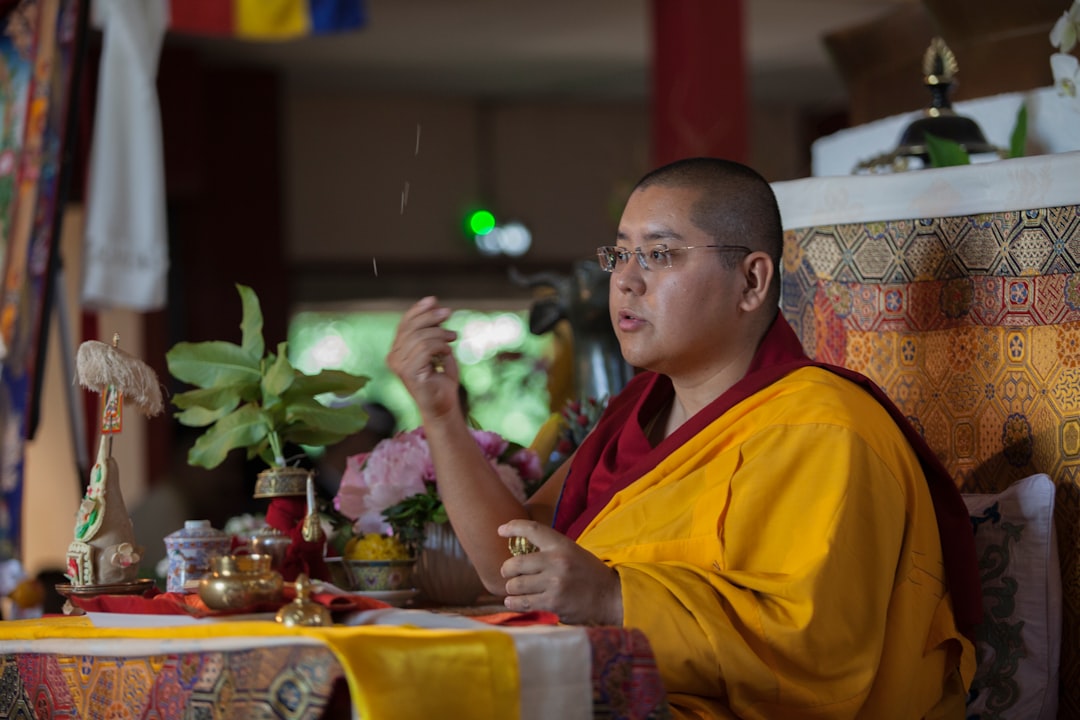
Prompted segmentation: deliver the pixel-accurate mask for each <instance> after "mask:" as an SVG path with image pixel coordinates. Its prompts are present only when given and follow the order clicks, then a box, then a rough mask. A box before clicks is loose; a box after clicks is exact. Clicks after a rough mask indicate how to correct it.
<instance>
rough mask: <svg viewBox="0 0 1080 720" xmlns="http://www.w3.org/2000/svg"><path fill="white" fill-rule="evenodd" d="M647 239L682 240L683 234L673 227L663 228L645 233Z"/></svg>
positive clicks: (658, 240) (653, 240)
mask: <svg viewBox="0 0 1080 720" xmlns="http://www.w3.org/2000/svg"><path fill="white" fill-rule="evenodd" d="M645 239H646V240H650V241H652V242H660V241H663V240H682V235H680V234H679V233H677V232H675V231H674V230H672V229H671V228H662V229H659V230H650V231H649V232H647V233H645Z"/></svg>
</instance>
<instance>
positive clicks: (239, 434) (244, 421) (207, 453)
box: [188, 403, 268, 469]
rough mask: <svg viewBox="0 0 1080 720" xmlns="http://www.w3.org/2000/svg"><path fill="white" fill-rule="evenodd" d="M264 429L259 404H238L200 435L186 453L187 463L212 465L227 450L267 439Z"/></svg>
mask: <svg viewBox="0 0 1080 720" xmlns="http://www.w3.org/2000/svg"><path fill="white" fill-rule="evenodd" d="M267 430H268V427H267V424H266V419H265V418H264V417H263V414H262V412H261V411H260V410H259V408H258V406H256V405H254V404H251V403H248V404H246V405H241V406H240V407H239V408H237V409H236V410H234V411H233V412H231V413H229V414H228V415H226V416H224V417H223V418H221V419H220V420H218V421H217V422H216V423H214V425H212V426H211V427H210V428H209V429H207V431H206V432H204V433H203V434H202V435H201V436H199V439H198V440H196V441H195V444H194V445H193V446H192V447H191V450H190V451H189V452H188V463H190V464H191V465H199V466H201V467H204V468H207V469H210V468H215V467H217V466H218V465H220V464H221V463H222V461H224V460H225V456H226V455H228V454H229V451H230V450H233V449H234V448H239V447H250V446H252V445H257V444H259V443H260V442H261V441H262V440H263V439H264V438H266V434H267Z"/></svg>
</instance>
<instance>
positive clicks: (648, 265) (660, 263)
mask: <svg viewBox="0 0 1080 720" xmlns="http://www.w3.org/2000/svg"><path fill="white" fill-rule="evenodd" d="M700 248H715V249H717V250H737V251H739V252H743V253H751V252H753V250H751V249H750V248H748V247H746V246H745V245H687V246H685V247H674V248H671V247H668V246H667V245H665V244H664V243H660V244H659V245H653V246H652V247H651V248H649V249H648V250H642V249H641V248H640V247H636V248H634V249H633V250H630V249H629V248H623V247H618V246H616V245H603V246H601V247H598V248H596V257H597V258H598V259H599V261H600V267H601V268H603V269H604V270H605V271H606V272H615V268H616V267H617V266H619V265H622V264H624V263H626V262H628V261H629V260H630V256H631V255H637V261H638V265H640V266H641V269H642V270H662V269H664V268H669V267H671V256H672V255H673V254H674V253H677V252H682V251H683V250H698V249H700Z"/></svg>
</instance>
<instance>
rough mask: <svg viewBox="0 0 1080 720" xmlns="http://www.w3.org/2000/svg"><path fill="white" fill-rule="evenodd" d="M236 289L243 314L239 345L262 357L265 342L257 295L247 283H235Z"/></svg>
mask: <svg viewBox="0 0 1080 720" xmlns="http://www.w3.org/2000/svg"><path fill="white" fill-rule="evenodd" d="M236 289H237V291H238V292H239V293H240V303H241V304H242V305H243V307H244V316H243V319H242V320H241V321H240V332H241V340H240V346H241V347H243V348H244V350H246V351H247V352H249V353H251V354H252V355H253V356H254V357H257V358H259V357H262V355H263V353H264V352H266V343H265V341H264V340H263V316H262V308H261V307H260V306H259V296H258V295H256V294H255V291H254V290H252V289H251V288H250V287H248V286H247V285H240V284H237V286H236Z"/></svg>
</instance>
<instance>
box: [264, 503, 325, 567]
mask: <svg viewBox="0 0 1080 720" xmlns="http://www.w3.org/2000/svg"><path fill="white" fill-rule="evenodd" d="M306 515H307V502H306V500H304V499H303V498H296V497H277V498H274V499H273V500H271V501H270V506H269V507H268V508H267V509H266V524H267V525H269V526H270V527H272V528H274V529H276V530H280V531H281V532H283V533H285V534H286V535H288V536H289V537H290V538H291V539H292V543H291V544H290V545H289V547H288V548H287V549H286V550H285V558H284V559H283V560H282V561H281V568H279V570H280V572H281V577H283V578H284V579H285V582H292V581H294V580H296V578H297V577H298V576H299V575H300V573H305V574H306V575H307V576H308V577H309V578H312V579H315V580H327V581H328V580H330V569H329V568H327V567H326V563H325V562H324V561H323V554H324V550H325V548H326V541H325V540H321V541H319V542H309V541H307V540H305V539H304V536H303V529H304V517H305V516H306Z"/></svg>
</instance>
